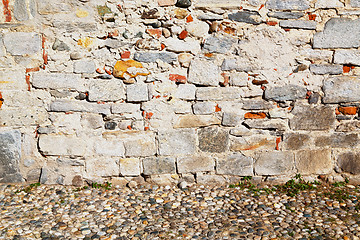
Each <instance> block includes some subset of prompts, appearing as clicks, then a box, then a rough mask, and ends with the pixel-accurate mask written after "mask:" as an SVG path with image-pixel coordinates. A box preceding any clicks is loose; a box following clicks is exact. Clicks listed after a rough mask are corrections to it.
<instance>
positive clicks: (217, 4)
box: [194, 0, 241, 9]
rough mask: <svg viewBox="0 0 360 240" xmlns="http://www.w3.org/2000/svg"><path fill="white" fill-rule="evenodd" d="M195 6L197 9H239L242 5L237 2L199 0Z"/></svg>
mask: <svg viewBox="0 0 360 240" xmlns="http://www.w3.org/2000/svg"><path fill="white" fill-rule="evenodd" d="M194 6H195V7H196V8H228V9H229V8H230V9H231V8H239V7H240V6H241V3H240V2H239V1H237V0H224V1H216V0H199V1H196V2H195V4H194Z"/></svg>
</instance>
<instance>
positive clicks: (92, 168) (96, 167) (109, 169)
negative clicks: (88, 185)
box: [86, 157, 120, 178]
mask: <svg viewBox="0 0 360 240" xmlns="http://www.w3.org/2000/svg"><path fill="white" fill-rule="evenodd" d="M86 172H87V174H88V175H89V176H90V178H96V177H111V176H119V172H120V168H119V160H118V159H112V158H94V157H91V158H89V159H87V160H86Z"/></svg>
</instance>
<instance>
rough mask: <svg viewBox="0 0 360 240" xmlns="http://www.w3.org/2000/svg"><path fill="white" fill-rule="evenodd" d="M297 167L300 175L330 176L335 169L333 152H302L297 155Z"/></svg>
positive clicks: (326, 150)
mask: <svg viewBox="0 0 360 240" xmlns="http://www.w3.org/2000/svg"><path fill="white" fill-rule="evenodd" d="M295 165H296V168H297V170H298V173H300V174H304V175H305V174H329V173H331V172H332V171H333V169H334V163H333V161H332V159H331V150H330V149H325V150H301V151H298V152H296V153H295Z"/></svg>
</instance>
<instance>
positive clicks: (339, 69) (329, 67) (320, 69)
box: [310, 54, 343, 75]
mask: <svg viewBox="0 0 360 240" xmlns="http://www.w3.org/2000/svg"><path fill="white" fill-rule="evenodd" d="M335 56H336V54H335ZM335 63H337V62H336V61H335ZM310 72H311V73H313V74H318V75H325V74H330V75H337V74H342V73H343V66H342V65H337V64H311V65H310Z"/></svg>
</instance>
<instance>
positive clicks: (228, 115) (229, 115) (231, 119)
mask: <svg viewBox="0 0 360 240" xmlns="http://www.w3.org/2000/svg"><path fill="white" fill-rule="evenodd" d="M242 119H243V116H242V115H241V114H239V113H236V112H224V114H223V118H222V122H221V124H222V125H223V126H227V127H235V126H237V125H238V124H239V123H240V121H241V120H242Z"/></svg>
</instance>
